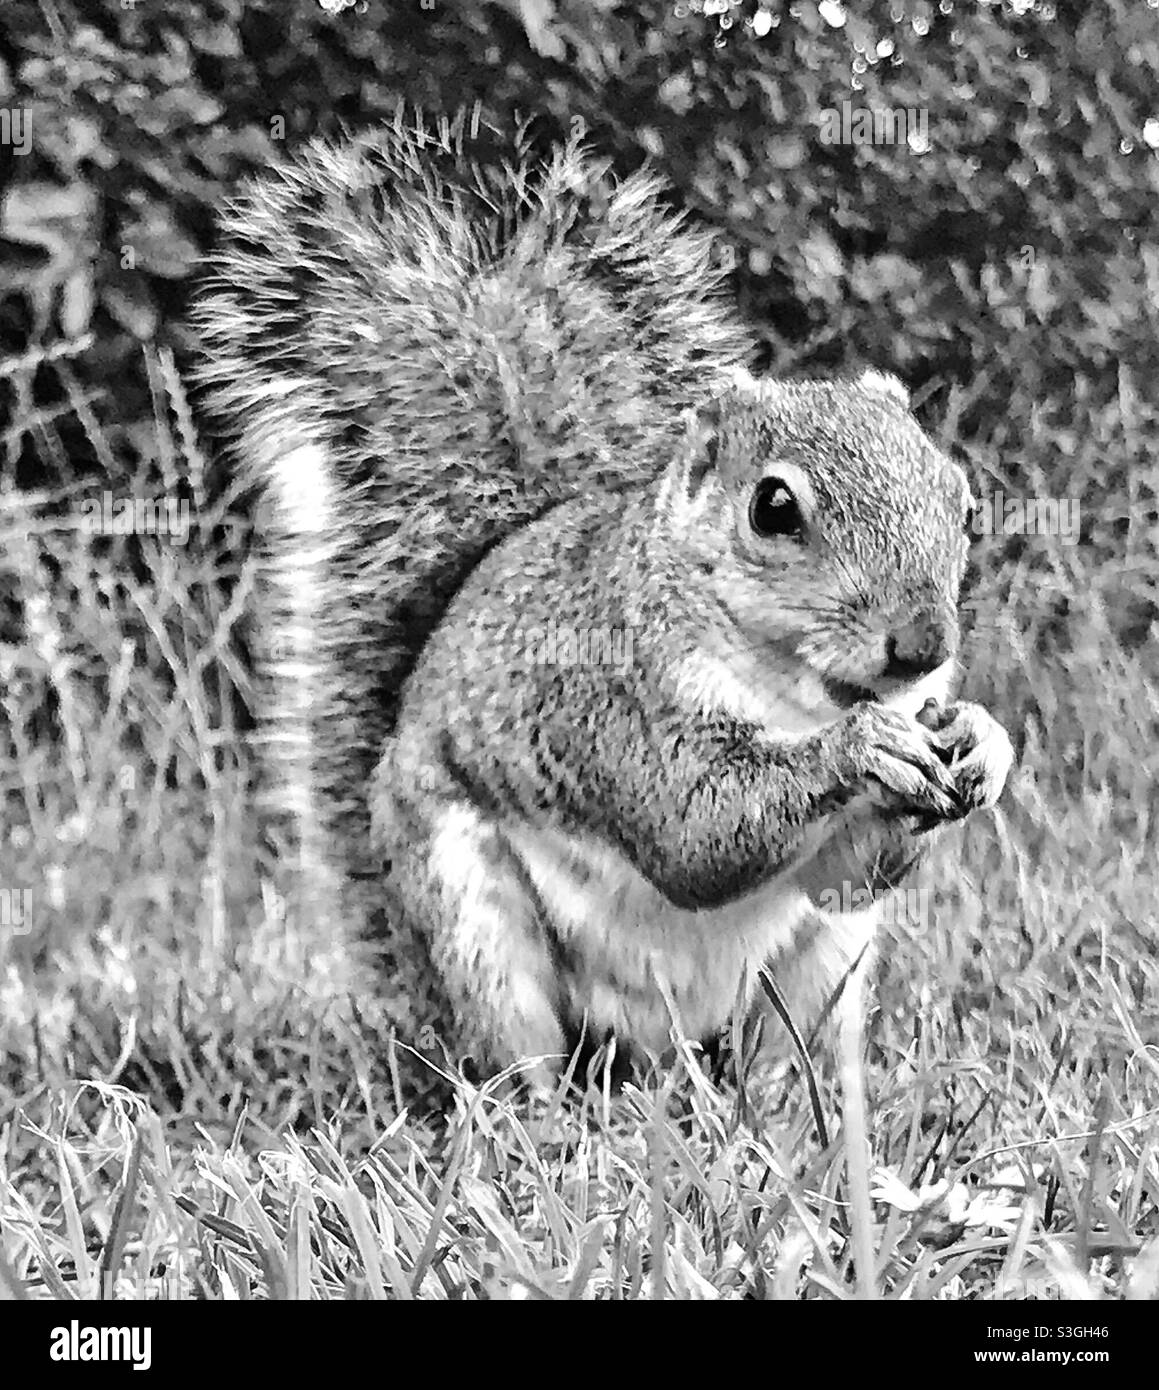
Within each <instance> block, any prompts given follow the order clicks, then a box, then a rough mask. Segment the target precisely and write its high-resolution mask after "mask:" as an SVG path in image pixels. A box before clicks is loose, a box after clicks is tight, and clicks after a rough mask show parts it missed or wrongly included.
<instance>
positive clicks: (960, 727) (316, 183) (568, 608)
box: [196, 111, 1012, 1089]
mask: <svg viewBox="0 0 1159 1390" xmlns="http://www.w3.org/2000/svg"><path fill="white" fill-rule="evenodd" d="M664 193H665V190H664V186H663V183H662V182H661V180H660V179H658V178H657V176H656V175H655V174H654V173H653V172H651V171H649V170H647V169H645V170H642V171H639V172H636V173H634V174H631V175H630V176H628V177H626V178H622V179H616V178H614V177H613V176H612V175H611V173H610V171H609V168H608V165H607V163H606V162H602V161H600V160H599V159H597V158H595V157H594V156H593V155H591V154H590V153H589V152H588V151H587V150H586V149H585V148H584V147H583V145H582V143H581V142H579V141H578V140H574V139H573V140H572V141H570V142H568V143H567V144H565V145H562V146H558V147H556V148H555V149H554V150H553V151H552V152H551V153H550V155H548V156H547V157H542V158H541V157H536V155H535V154H533V152H532V150H531V143H530V140H529V137H528V133H527V129H526V128H525V127H524V128H521V129H519V130H517V131H516V132H514V133H513V134H509V133H506V132H504V131H502V130H500V129H497V128H493V127H491V126H489V125H487V124H486V123H485V122H484V121H482V120H481V119H480V117H479V114H478V112H477V111H476V112H473V113H461V114H460V115H459V116H458V117H457V118H455V119H454V120H451V121H443V122H441V123H439V124H437V125H431V124H429V123H424V122H423V121H422V120H421V119H415V120H414V121H413V122H412V121H409V120H408V119H407V118H406V117H405V116H404V115H403V113H402V112H401V111H400V113H399V114H398V116H397V117H396V119H395V121H394V122H393V124H392V125H391V126H389V127H387V128H386V129H384V130H382V131H381V132H376V133H374V134H369V135H361V136H358V137H355V138H351V139H347V140H345V141H344V142H340V143H330V142H327V141H324V140H318V141H314V142H312V143H310V144H309V145H308V146H307V147H306V148H305V150H304V151H303V152H301V153H299V154H298V155H297V156H296V157H294V158H292V159H288V160H287V161H286V162H284V163H283V164H282V165H281V166H280V167H279V168H277V169H276V170H275V171H274V172H273V173H272V174H270V175H267V176H264V177H262V178H260V179H258V180H256V181H254V182H252V183H250V184H249V185H248V186H247V187H246V188H245V189H244V190H243V192H242V193H241V194H240V195H239V196H238V198H237V199H236V200H235V201H234V202H233V204H232V205H231V207H230V208H229V209H228V211H227V212H226V214H225V216H224V219H223V222H224V228H223V230H224V235H223V237H222V240H221V243H220V247H219V249H218V250H217V251H216V252H215V254H214V258H213V263H212V279H211V283H210V285H209V287H208V288H207V290H206V292H205V294H204V296H203V297H202V299H201V301H200V304H199V306H198V309H197V311H196V313H197V325H198V327H199V329H200V332H201V335H202V338H203V342H204V349H205V352H204V365H203V367H202V369H201V373H202V378H203V381H204V384H205V386H206V388H207V391H208V403H209V407H210V410H211V411H212V412H213V413H214V415H215V416H216V417H217V418H218V419H219V420H221V421H222V422H223V425H224V427H225V429H226V430H227V432H228V434H229V435H230V437H231V439H232V443H233V447H234V449H235V452H236V457H237V459H238V461H239V466H240V468H241V470H242V474H243V477H245V478H246V479H247V480H249V481H250V482H252V483H254V484H255V485H256V488H257V491H258V493H259V497H260V508H261V529H262V532H263V535H264V537H265V542H266V550H265V558H266V565H265V573H264V578H265V586H264V588H265V594H266V599H267V602H266V605H265V612H264V613H263V615H262V618H261V623H262V626H263V630H264V631H265V633H266V636H267V639H268V662H267V666H268V672H267V677H266V683H265V704H266V714H267V718H268V722H269V726H270V738H271V742H272V744H273V745H274V746H276V747H277V748H278V749H279V750H280V755H279V756H280V763H279V772H278V778H279V782H280V785H281V786H282V788H283V789H284V790H285V792H286V793H287V794H288V795H287V800H288V803H289V805H290V807H291V809H292V810H293V812H294V815H295V817H296V819H297V822H298V824H299V835H300V840H301V846H302V855H303V866H304V867H303V872H304V873H305V874H307V875H308V876H309V877H310V880H311V882H312V884H313V885H314V887H315V889H316V890H317V891H316V893H315V902H316V904H317V909H316V910H318V911H320V912H324V913H328V914H329V915H328V917H327V918H326V920H327V922H328V923H330V924H332V926H333V928H334V929H335V930H340V929H341V930H345V929H346V928H348V927H349V926H351V925H353V926H354V928H355V929H356V930H357V931H358V932H360V933H361V934H362V935H363V936H365V937H367V938H369V939H371V940H372V941H374V942H376V943H377V947H378V950H379V953H380V954H381V956H382V965H383V969H384V971H385V993H386V994H387V995H388V996H389V1004H390V1007H389V1009H388V1015H389V1017H390V1020H391V1025H392V1028H393V1030H394V1031H395V1033H396V1035H397V1037H398V1038H399V1039H401V1040H402V1041H403V1042H404V1043H406V1044H408V1046H409V1047H412V1048H414V1049H416V1050H417V1052H418V1053H419V1054H420V1055H422V1056H425V1057H431V1058H436V1057H438V1056H440V1055H441V1056H442V1057H444V1058H449V1059H451V1060H453V1061H456V1062H458V1063H463V1062H465V1061H469V1062H470V1063H472V1064H473V1067H474V1069H475V1072H476V1073H478V1074H489V1073H494V1072H497V1071H499V1070H501V1069H504V1068H506V1067H509V1066H511V1065H513V1064H516V1063H520V1062H525V1061H526V1062H528V1064H529V1067H530V1075H531V1077H532V1079H533V1080H534V1081H536V1082H541V1083H545V1084H550V1083H551V1080H552V1078H553V1077H555V1076H556V1075H558V1074H559V1070H560V1068H561V1067H562V1066H563V1065H564V1063H565V1062H566V1059H567V1058H568V1056H569V1055H570V1053H571V1052H572V1051H573V1049H574V1048H575V1047H576V1046H577V1044H578V1043H579V1042H580V1041H581V1040H583V1039H586V1040H589V1041H590V1040H593V1039H594V1040H597V1041H600V1040H603V1039H604V1038H606V1037H608V1036H614V1037H615V1039H616V1042H617V1046H622V1047H623V1048H625V1049H626V1050H628V1051H629V1052H630V1053H640V1054H645V1055H649V1054H652V1055H654V1054H656V1053H658V1052H661V1051H663V1050H664V1049H665V1047H666V1046H667V1045H668V1043H669V1042H670V1040H671V1039H672V1037H673V1036H674V1030H677V1031H678V1032H679V1033H682V1034H683V1035H684V1036H686V1037H688V1038H690V1039H693V1040H702V1041H705V1042H707V1041H709V1040H711V1039H712V1038H713V1037H717V1036H719V1035H720V1033H721V1032H722V1030H724V1029H725V1028H726V1027H727V1026H728V1025H729V1021H730V1019H731V1018H732V1016H733V1013H734V1010H735V1009H737V1008H738V1007H739V1008H740V1009H742V1010H743V1011H745V1013H746V1015H747V1014H748V1013H749V1012H751V1011H752V1010H753V1009H754V1008H755V995H756V991H757V989H758V988H759V987H758V984H757V973H758V970H759V969H760V967H761V966H764V965H768V966H769V967H770V968H771V970H772V972H773V974H774V976H775V978H777V979H778V981H779V982H780V984H781V986H782V989H783V991H784V993H785V995H786V996H787V998H788V1001H789V1004H790V1007H791V1008H792V1009H793V1010H794V1012H795V1013H797V1012H798V1011H799V1015H800V1017H801V1018H802V1019H803V1020H807V1019H810V1018H816V1017H817V1016H818V1015H819V1014H820V1012H821V1010H822V1009H823V1007H824V1005H825V1004H826V1001H827V1000H828V999H829V998H830V997H831V996H832V994H833V993H834V992H835V990H837V989H838V988H840V986H841V984H842V981H843V979H844V976H845V974H846V972H848V971H849V970H850V969H851V967H852V965H853V964H854V962H855V961H856V960H857V959H858V958H859V956H860V955H861V954H862V952H863V951H864V950H865V949H866V948H867V947H868V945H869V943H871V941H872V938H873V935H874V927H875V922H876V917H877V913H876V909H875V908H873V907H869V908H866V909H862V910H858V911H848V912H834V911H831V910H825V909H824V908H823V907H822V906H820V905H819V903H820V902H821V901H823V899H822V896H821V895H822V893H823V890H824V889H825V888H826V887H827V886H828V887H833V886H837V887H840V885H841V884H842V883H843V882H848V881H850V880H852V881H853V882H854V883H855V884H857V885H858V886H860V885H861V884H870V885H872V886H875V887H877V886H890V885H892V884H894V883H896V882H897V881H898V880H899V878H900V877H901V875H902V874H903V873H904V872H905V871H906V869H907V868H908V867H909V865H911V864H912V863H913V862H914V861H915V860H916V859H917V858H918V857H919V856H920V854H921V853H922V851H923V848H924V846H925V845H926V843H928V841H929V839H930V834H931V831H932V830H933V829H934V828H936V827H937V826H939V825H942V824H944V823H947V822H950V821H953V820H957V819H960V818H961V817H962V816H964V815H966V814H968V813H969V812H971V811H973V810H975V809H977V808H981V807H987V806H992V805H993V804H994V803H995V801H996V800H997V798H998V796H999V794H1000V792H1001V790H1002V787H1003V784H1004V782H1005V779H1006V776H1007V773H1008V770H1009V768H1010V765H1011V761H1012V750H1011V745H1010V741H1009V739H1008V738H1007V735H1006V733H1005V731H1004V730H1003V729H1002V728H1001V726H1000V725H999V724H998V723H997V722H996V721H995V720H994V719H993V717H992V716H991V715H990V714H989V713H987V712H986V711H985V710H984V709H983V708H981V707H980V706H978V705H976V704H971V703H966V702H960V701H955V700H954V699H953V698H952V695H953V690H954V688H955V683H956V679H957V666H958V663H957V651H958V644H959V627H958V617H957V603H958V594H959V587H960V584H961V581H962V577H963V572H964V568H965V564H966V554H967V531H968V525H969V516H970V509H971V507H972V499H971V495H970V489H969V486H968V484H967V481H966V477H965V475H964V473H963V472H962V470H961V469H960V468H959V467H958V466H957V465H956V464H955V463H953V462H952V461H951V460H950V459H949V458H948V457H947V456H945V455H944V454H943V453H942V452H940V451H939V450H938V449H937V448H936V447H935V446H934V445H933V444H932V443H931V441H930V440H929V439H928V438H927V436H926V435H925V434H924V433H923V431H922V430H921V428H920V427H919V426H918V424H917V422H916V421H915V420H914V418H913V416H912V415H911V413H910V411H909V401H908V395H907V393H906V390H905V388H904V386H903V385H902V384H901V382H900V381H898V380H897V379H896V378H894V377H891V376H888V375H886V374H884V373H880V372H877V371H873V370H870V371H865V372H862V373H861V374H860V375H857V376H850V377H843V378H842V377H838V378H831V379H801V380H780V379H763V380H758V379H756V378H754V377H752V376H751V375H750V374H749V373H748V371H747V368H746V363H747V362H748V361H749V360H751V358H752V356H753V355H754V344H753V341H752V338H751V336H750V334H749V332H748V331H747V330H746V328H745V326H744V325H743V324H742V323H741V321H740V319H739V317H738V316H737V315H736V314H735V313H734V311H732V310H731V309H730V308H729V307H728V305H727V303H726V300H725V295H724V292H723V283H722V282H723V280H724V273H723V270H722V268H721V261H720V258H719V257H717V256H716V255H715V254H714V242H713V238H712V237H711V235H710V234H709V233H708V232H706V231H704V230H701V229H699V228H697V227H693V226H690V225H688V223H687V222H686V220H685V219H684V218H683V217H682V216H681V215H680V214H678V213H675V212H673V211H671V210H670V209H669V208H668V207H667V206H666V204H665V201H664ZM931 702H933V703H931ZM923 709H925V711H926V716H925V717H924V718H919V715H920V714H921V712H922V711H923ZM933 712H936V717H930V716H931V713H933ZM419 1089H421V1087H419Z"/></svg>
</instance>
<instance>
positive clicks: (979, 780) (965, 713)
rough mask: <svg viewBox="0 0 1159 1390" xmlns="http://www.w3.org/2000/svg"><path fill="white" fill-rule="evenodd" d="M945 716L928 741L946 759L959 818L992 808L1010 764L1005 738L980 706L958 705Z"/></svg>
mask: <svg viewBox="0 0 1159 1390" xmlns="http://www.w3.org/2000/svg"><path fill="white" fill-rule="evenodd" d="M946 715H947V718H946V721H945V723H944V725H943V726H942V727H941V728H939V729H938V730H937V731H936V732H935V733H934V734H932V738H933V741H934V742H935V743H936V744H937V745H938V746H939V747H940V748H942V749H944V750H945V752H946V753H947V754H948V756H949V772H950V776H951V777H952V778H953V781H954V787H955V790H956V791H957V795H958V798H959V800H960V801H961V803H962V806H963V814H966V813H968V812H970V811H977V810H981V809H982V808H983V807H986V806H993V805H994V804H995V802H997V800H998V798H999V796H1001V794H1002V789H1003V787H1004V786H1005V785H1006V778H1007V777H1008V775H1009V773H1010V769H1011V767H1012V766H1013V763H1014V748H1013V746H1012V745H1011V742H1010V738H1009V735H1008V734H1007V733H1006V730H1005V729H1004V728H1003V727H1002V725H1001V724H999V723H998V721H997V720H996V719H995V718H994V717H993V715H991V714H990V713H989V711H988V710H986V709H983V707H982V706H981V705H976V704H972V703H970V702H967V701H962V702H961V703H958V704H953V705H951V706H950V707H949V709H948V710H947V711H946Z"/></svg>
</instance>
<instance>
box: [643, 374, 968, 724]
mask: <svg viewBox="0 0 1159 1390" xmlns="http://www.w3.org/2000/svg"><path fill="white" fill-rule="evenodd" d="M661 497H662V506H663V509H664V512H665V513H666V515H667V517H668V520H669V522H670V524H672V526H673V527H674V528H675V530H676V531H677V532H678V533H679V536H680V541H679V551H680V553H681V554H684V555H689V554H690V555H691V556H692V562H693V566H694V571H695V583H696V586H697V589H698V591H699V592H698V593H697V594H696V595H695V597H694V599H693V601H694V604H695V605H696V606H697V607H698V608H699V609H700V611H701V613H702V615H703V616H704V618H705V620H706V621H707V623H708V625H709V628H714V629H716V631H717V632H718V633H720V635H721V638H722V640H721V642H720V644H719V648H718V649H719V650H721V651H725V650H730V649H736V650H740V651H743V652H744V653H746V662H747V665H748V667H749V669H750V670H751V671H756V672H760V671H768V672H770V673H776V674H777V675H778V676H779V677H781V678H783V679H782V680H781V685H785V684H786V683H789V684H794V685H795V689H796V698H797V700H798V702H799V704H800V705H801V707H802V708H803V709H819V707H820V708H821V709H823V708H824V707H825V706H829V707H831V712H832V713H833V714H834V715H836V714H837V713H838V712H839V711H840V710H841V709H843V708H848V707H849V706H850V705H852V704H854V703H856V702H857V701H858V700H866V699H876V700H882V701H886V702H888V703H890V704H894V705H898V706H900V707H902V708H906V709H907V710H910V709H911V706H912V707H913V708H912V710H911V712H914V713H916V710H917V709H918V708H920V706H921V704H922V702H923V701H924V700H925V698H927V696H929V695H933V696H935V697H937V698H939V699H941V698H944V696H945V694H946V690H947V687H948V685H949V682H950V680H951V679H952V676H953V673H954V658H955V655H956V652H957V649H958V613H957V606H958V591H959V586H960V584H961V580H962V574H963V571H964V569H965V566H966V552H967V543H968V542H967V531H968V527H969V520H970V515H971V509H972V506H973V499H972V497H971V494H970V488H969V485H968V483H967V481H966V477H965V474H964V473H963V472H962V470H961V469H960V468H959V467H958V466H957V465H956V464H955V463H953V462H952V461H951V460H950V459H948V458H947V457H946V456H945V455H944V454H942V453H941V452H940V451H939V450H938V449H936V448H935V447H934V446H933V444H931V442H930V441H929V440H928V439H927V438H926V436H925V435H924V434H923V433H922V431H921V429H920V428H919V426H918V424H917V423H916V421H915V420H914V419H913V417H912V416H911V415H910V413H909V400H908V396H907V394H906V391H905V388H904V387H903V386H902V384H901V383H900V382H899V381H897V380H896V379H895V378H893V377H889V376H885V375H883V374H882V373H879V372H866V373H865V374H863V375H862V376H861V377H858V378H853V379H847V380H831V381H819V380H818V381H776V380H769V381H764V382H758V381H754V380H752V379H751V378H748V379H746V380H738V382H737V384H736V385H735V386H734V387H733V388H732V389H731V390H729V391H728V392H726V393H725V394H724V395H722V396H720V397H718V398H717V399H716V400H714V401H713V402H711V403H710V404H709V405H708V406H706V407H705V408H703V409H702V410H700V411H698V412H696V413H695V414H694V415H693V417H692V418H691V420H690V422H689V431H688V436H687V439H686V443H685V447H684V450H683V452H682V454H681V456H680V458H679V459H678V461H677V462H676V464H675V465H674V467H673V468H672V469H670V470H669V473H668V475H667V477H666V479H665V484H664V488H663V490H662V494H661ZM722 628H723V629H724V630H723V631H722Z"/></svg>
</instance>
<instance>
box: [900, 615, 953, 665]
mask: <svg viewBox="0 0 1159 1390" xmlns="http://www.w3.org/2000/svg"><path fill="white" fill-rule="evenodd" d="M953 653H954V635H953V633H952V631H951V628H950V624H949V623H948V622H946V620H945V619H944V618H940V617H938V616H937V614H935V613H920V614H918V616H917V617H916V618H914V619H913V620H912V621H911V622H908V623H906V625H905V626H904V627H900V628H898V629H897V630H896V631H895V632H892V633H891V634H890V635H889V636H888V637H887V638H886V639H885V670H884V671H883V672H882V675H883V676H885V677H887V678H888V679H889V680H914V679H915V678H916V677H918V676H925V675H928V674H929V673H930V672H931V671H934V670H936V669H937V668H938V667H939V666H940V665H941V664H942V662H943V661H947V660H949V658H950V657H951V656H952V655H953Z"/></svg>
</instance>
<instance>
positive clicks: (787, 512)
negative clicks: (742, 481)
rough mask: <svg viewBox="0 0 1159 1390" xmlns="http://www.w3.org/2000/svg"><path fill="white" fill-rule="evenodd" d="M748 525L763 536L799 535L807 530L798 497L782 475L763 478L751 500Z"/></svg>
mask: <svg viewBox="0 0 1159 1390" xmlns="http://www.w3.org/2000/svg"><path fill="white" fill-rule="evenodd" d="M749 524H750V525H751V526H752V528H753V531H754V532H755V533H756V534H757V535H758V536H761V537H769V536H799V535H800V534H801V532H802V531H803V530H804V529H805V523H804V521H803V520H802V518H801V509H800V507H798V505H797V499H796V498H795V497H794V496H793V494H792V493H791V492H790V491H789V487H788V484H787V483H784V482H782V480H781V479H780V478H762V479H761V481H760V482H759V483H758V484H757V486H756V490H755V491H754V493H753V500H752V501H751V502H750V503H749Z"/></svg>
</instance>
